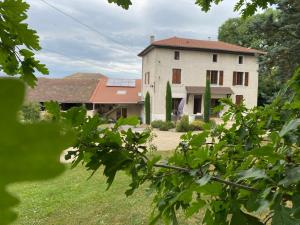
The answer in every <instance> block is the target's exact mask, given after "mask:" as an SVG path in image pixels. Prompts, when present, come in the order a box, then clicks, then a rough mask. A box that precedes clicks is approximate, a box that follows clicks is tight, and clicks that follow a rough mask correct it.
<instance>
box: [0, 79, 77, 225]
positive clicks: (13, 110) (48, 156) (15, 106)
mask: <svg viewBox="0 0 300 225" xmlns="http://www.w3.org/2000/svg"><path fill="white" fill-rule="evenodd" d="M24 91H25V87H24V84H23V83H22V82H21V81H19V80H14V79H0V101H1V107H2V109H5V110H0V136H1V138H0V177H1V179H0V199H1V203H0V211H1V214H0V224H1V225H2V224H7V223H8V222H11V221H12V220H13V219H15V218H16V216H15V215H16V214H15V213H14V212H13V211H12V207H13V206H15V205H16V204H17V203H18V201H17V200H16V199H15V197H13V196H12V195H10V194H9V193H8V192H7V191H6V187H7V185H8V184H11V183H15V182H21V181H36V180H44V179H49V178H52V177H55V176H57V175H59V174H61V173H62V172H63V171H64V166H63V165H62V164H60V162H59V158H60V154H61V153H62V151H63V150H64V149H66V148H68V147H69V146H70V145H71V144H72V141H73V135H72V134H71V133H70V132H67V131H64V132H62V130H61V129H62V127H61V126H60V124H57V123H49V122H40V123H30V124H21V123H19V122H18V121H17V112H18V110H19V109H20V107H21V105H22V101H23V99H24ZM3 200H4V201H3Z"/></svg>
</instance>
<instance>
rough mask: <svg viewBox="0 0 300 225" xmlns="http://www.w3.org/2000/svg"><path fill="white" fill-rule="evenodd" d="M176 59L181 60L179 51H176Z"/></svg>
mask: <svg viewBox="0 0 300 225" xmlns="http://www.w3.org/2000/svg"><path fill="white" fill-rule="evenodd" d="M174 59H175V60H179V59H180V52H179V51H175V52H174Z"/></svg>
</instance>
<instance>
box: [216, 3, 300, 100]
mask: <svg viewBox="0 0 300 225" xmlns="http://www.w3.org/2000/svg"><path fill="white" fill-rule="evenodd" d="M219 40H222V41H226V42H229V43H233V44H239V45H242V46H245V47H251V48H257V49H261V50H263V51H265V52H267V54H266V55H262V56H260V57H259V63H260V68H259V103H260V104H265V103H269V102H271V101H272V99H273V96H274V94H275V93H276V92H277V91H278V90H279V89H280V87H281V86H282V83H285V82H286V81H287V80H288V79H289V78H290V77H291V74H292V73H293V71H294V70H295V68H296V67H297V66H298V65H299V63H300V1H298V0H278V5H277V10H271V9H270V10H267V11H266V12H264V13H262V14H257V15H254V16H252V17H248V18H246V19H243V18H234V19H229V20H228V21H226V22H225V23H224V24H223V25H222V26H221V27H220V28H219Z"/></svg>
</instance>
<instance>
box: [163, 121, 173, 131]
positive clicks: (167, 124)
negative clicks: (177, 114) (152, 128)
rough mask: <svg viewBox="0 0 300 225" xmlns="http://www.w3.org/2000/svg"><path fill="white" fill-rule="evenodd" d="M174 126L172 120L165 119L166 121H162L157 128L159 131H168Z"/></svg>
mask: <svg viewBox="0 0 300 225" xmlns="http://www.w3.org/2000/svg"><path fill="white" fill-rule="evenodd" d="M174 127H175V124H174V123H173V122H171V121H166V122H163V123H162V124H161V126H160V128H159V130H161V131H168V130H170V129H172V128H174Z"/></svg>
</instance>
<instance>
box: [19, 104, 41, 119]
mask: <svg viewBox="0 0 300 225" xmlns="http://www.w3.org/2000/svg"><path fill="white" fill-rule="evenodd" d="M21 117H22V118H23V119H24V121H25V122H35V121H38V120H40V104H39V103H33V102H29V103H26V104H24V105H23V106H22V108H21Z"/></svg>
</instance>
